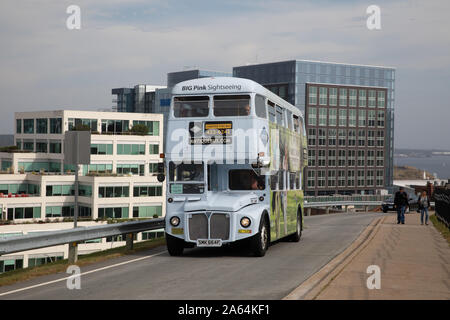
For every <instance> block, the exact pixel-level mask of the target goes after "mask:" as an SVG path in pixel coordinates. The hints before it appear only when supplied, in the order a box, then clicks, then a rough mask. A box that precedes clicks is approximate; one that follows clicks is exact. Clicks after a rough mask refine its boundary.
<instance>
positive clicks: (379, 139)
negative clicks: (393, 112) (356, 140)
mask: <svg viewBox="0 0 450 320" xmlns="http://www.w3.org/2000/svg"><path fill="white" fill-rule="evenodd" d="M377 147H384V131H382V130H379V131H377Z"/></svg>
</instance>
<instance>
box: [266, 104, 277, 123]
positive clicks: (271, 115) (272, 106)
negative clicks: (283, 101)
mask: <svg viewBox="0 0 450 320" xmlns="http://www.w3.org/2000/svg"><path fill="white" fill-rule="evenodd" d="M267 106H268V110H269V121H270V122H273V123H276V122H277V121H276V118H275V117H276V115H275V104H274V103H273V102H272V101H267Z"/></svg>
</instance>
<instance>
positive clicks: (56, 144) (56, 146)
mask: <svg viewBox="0 0 450 320" xmlns="http://www.w3.org/2000/svg"><path fill="white" fill-rule="evenodd" d="M49 152H50V153H61V142H60V141H50V148H49Z"/></svg>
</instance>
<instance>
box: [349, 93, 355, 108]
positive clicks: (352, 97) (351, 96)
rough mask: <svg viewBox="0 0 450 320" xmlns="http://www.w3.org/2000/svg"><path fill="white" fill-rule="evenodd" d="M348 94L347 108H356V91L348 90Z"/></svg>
mask: <svg viewBox="0 0 450 320" xmlns="http://www.w3.org/2000/svg"><path fill="white" fill-rule="evenodd" d="M348 93H349V96H348V106H349V107H356V89H350V90H348Z"/></svg>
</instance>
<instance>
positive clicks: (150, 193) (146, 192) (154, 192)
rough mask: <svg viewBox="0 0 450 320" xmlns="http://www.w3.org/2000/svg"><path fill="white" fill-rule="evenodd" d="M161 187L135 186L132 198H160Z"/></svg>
mask: <svg viewBox="0 0 450 320" xmlns="http://www.w3.org/2000/svg"><path fill="white" fill-rule="evenodd" d="M160 196H162V186H136V187H134V188H133V197H160Z"/></svg>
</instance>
